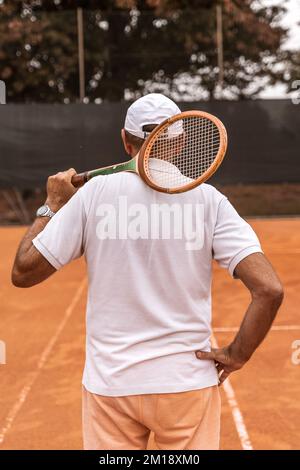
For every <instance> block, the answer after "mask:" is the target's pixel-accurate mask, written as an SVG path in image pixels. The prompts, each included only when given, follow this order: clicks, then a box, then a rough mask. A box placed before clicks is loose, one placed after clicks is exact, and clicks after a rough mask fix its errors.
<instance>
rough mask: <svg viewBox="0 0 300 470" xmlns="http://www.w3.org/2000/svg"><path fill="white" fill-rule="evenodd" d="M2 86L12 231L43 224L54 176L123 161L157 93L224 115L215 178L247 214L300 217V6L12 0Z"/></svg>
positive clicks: (1, 145)
mask: <svg viewBox="0 0 300 470" xmlns="http://www.w3.org/2000/svg"><path fill="white" fill-rule="evenodd" d="M0 80H1V81H2V82H3V83H2V90H3V87H4V84H5V87H6V102H7V104H6V105H0V223H2V224H27V223H29V222H30V221H31V220H32V218H33V217H34V214H35V210H36V208H37V207H38V206H39V205H41V204H42V203H43V202H44V199H45V184H46V181H47V176H48V175H50V174H53V173H56V172H57V171H60V170H64V169H67V168H69V167H75V168H76V170H78V171H82V170H86V169H92V168H94V167H97V166H102V165H107V164H112V163H116V162H119V161H123V160H125V159H126V156H125V154H124V151H123V150H122V147H121V141H120V129H121V127H122V124H123V121H124V117H125V113H126V109H127V107H128V105H129V104H130V102H131V101H132V100H134V99H136V98H138V97H140V96H142V95H144V94H146V93H149V92H161V93H164V94H166V95H167V96H169V97H171V98H172V99H174V100H176V101H177V102H178V104H179V106H180V107H181V108H182V109H183V110H185V109H202V110H205V111H208V112H211V113H213V114H216V115H217V116H218V117H219V118H221V119H222V120H223V122H224V124H225V126H226V128H227V130H228V133H229V149H228V153H227V157H226V159H225V161H224V164H223V165H222V167H221V168H220V169H219V170H218V173H217V175H216V176H215V177H214V178H213V180H212V183H213V184H214V185H216V186H217V187H218V188H219V189H220V190H221V191H222V192H223V193H225V194H226V195H227V196H228V197H229V198H230V200H231V202H232V203H233V204H234V205H235V206H236V208H237V209H238V210H239V211H240V213H241V214H242V215H244V216H275V215H277V216H278V215H280V216H285V215H289V216H291V215H299V214H300V165H299V158H300V151H299V148H300V133H299V129H300V1H299V0H287V1H285V2H280V1H278V0H223V1H213V0H212V1H208V0H189V1H188V0H165V1H164V0H161V1H159V0H89V1H88V0H87V1H75V0H28V1H20V0H0ZM2 101H4V100H2Z"/></svg>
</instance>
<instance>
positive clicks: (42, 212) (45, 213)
mask: <svg viewBox="0 0 300 470" xmlns="http://www.w3.org/2000/svg"><path fill="white" fill-rule="evenodd" d="M54 215H55V212H52V210H51V209H50V207H49V206H48V205H47V204H45V205H44V206H41V207H39V208H38V210H37V211H36V216H37V217H50V219H51V218H52V217H53V216H54Z"/></svg>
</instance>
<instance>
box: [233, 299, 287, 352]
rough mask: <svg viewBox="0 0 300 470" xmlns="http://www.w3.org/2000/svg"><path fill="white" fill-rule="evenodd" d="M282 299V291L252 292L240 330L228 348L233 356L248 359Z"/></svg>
mask: <svg viewBox="0 0 300 470" xmlns="http://www.w3.org/2000/svg"><path fill="white" fill-rule="evenodd" d="M282 299H283V294H282V292H280V291H278V292H277V293H272V294H270V295H263V294H261V295H260V294H258V295H256V294H254V295H253V296H252V302H251V304H250V305H249V307H248V309H247V312H246V314H245V317H244V319H243V322H242V324H241V327H240V330H239V332H238V333H237V335H236V337H235V339H234V341H233V342H232V344H231V346H230V348H231V351H232V353H233V355H234V356H236V357H238V358H240V359H241V360H242V361H248V360H249V359H250V357H251V356H252V354H253V353H254V351H255V350H256V348H257V347H258V346H259V345H260V343H261V342H262V341H263V339H264V337H265V336H266V334H267V333H268V331H269V329H270V328H271V325H272V323H273V320H274V318H275V316H276V313H277V311H278V309H279V307H280V305H281V302H282Z"/></svg>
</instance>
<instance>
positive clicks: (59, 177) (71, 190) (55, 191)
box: [46, 168, 77, 212]
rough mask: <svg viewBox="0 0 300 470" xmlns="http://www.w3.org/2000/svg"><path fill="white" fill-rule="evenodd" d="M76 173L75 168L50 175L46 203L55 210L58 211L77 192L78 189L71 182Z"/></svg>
mask: <svg viewBox="0 0 300 470" xmlns="http://www.w3.org/2000/svg"><path fill="white" fill-rule="evenodd" d="M74 175H76V171H75V170H74V168H70V169H69V170H67V171H62V172H60V173H57V174H56V175H53V176H49V178H48V182H47V200H46V204H47V205H48V206H49V207H50V209H51V210H52V211H53V212H57V211H58V210H59V209H60V208H61V207H62V206H64V205H65V204H66V203H67V202H68V200H69V199H71V197H72V196H73V195H74V194H75V193H76V191H77V189H76V188H75V187H74V186H73V184H72V183H71V180H72V177H73V176H74Z"/></svg>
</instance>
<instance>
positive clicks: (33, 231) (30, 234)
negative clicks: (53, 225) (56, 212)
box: [16, 217, 50, 261]
mask: <svg viewBox="0 0 300 470" xmlns="http://www.w3.org/2000/svg"><path fill="white" fill-rule="evenodd" d="M49 221H50V218H49V217H38V218H36V219H35V221H34V222H33V224H32V225H31V227H29V229H28V230H27V232H26V233H25V235H24V237H23V239H22V240H21V243H20V246H19V249H18V252H17V256H16V261H17V259H18V257H20V256H24V255H25V254H26V253H28V252H29V251H30V250H31V248H32V240H33V239H34V238H35V237H36V236H37V235H38V234H39V233H40V232H42V231H43V230H44V228H45V227H46V225H47V224H48V222H49Z"/></svg>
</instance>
